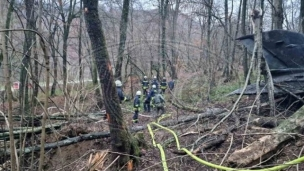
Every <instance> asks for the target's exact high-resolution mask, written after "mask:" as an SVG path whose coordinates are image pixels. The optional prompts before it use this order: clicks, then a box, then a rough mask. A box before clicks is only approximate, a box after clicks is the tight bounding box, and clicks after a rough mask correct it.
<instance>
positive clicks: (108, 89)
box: [83, 0, 138, 167]
mask: <svg viewBox="0 0 304 171" xmlns="http://www.w3.org/2000/svg"><path fill="white" fill-rule="evenodd" d="M83 3H84V8H85V15H84V18H85V21H86V27H87V31H88V34H89V37H90V40H91V44H92V49H93V56H94V58H95V60H96V65H97V68H98V73H99V79H100V84H101V88H102V91H103V97H104V102H105V108H106V112H107V114H108V115H109V120H108V122H109V127H110V133H111V140H112V143H111V144H112V151H113V152H114V153H113V159H115V158H116V157H117V156H120V155H119V154H131V155H135V156H138V147H137V145H136V144H135V143H134V141H133V138H132V136H131V135H130V133H129V131H128V130H127V128H126V125H125V122H124V119H123V114H122V110H121V107H120V105H119V99H118V96H117V92H116V88H115V85H114V78H113V73H112V67H111V63H110V59H109V55H108V51H107V47H106V41H105V36H104V33H103V30H102V23H101V21H100V19H99V15H98V0H84V1H83ZM115 152H117V153H115ZM129 160H130V157H129V156H128V155H121V156H120V157H119V159H118V162H117V166H118V167H121V166H124V165H125V164H126V163H127V162H128V161H129Z"/></svg>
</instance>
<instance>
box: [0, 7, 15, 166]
mask: <svg viewBox="0 0 304 171" xmlns="http://www.w3.org/2000/svg"><path fill="white" fill-rule="evenodd" d="M6 7H7V1H1V2H0V13H1V15H0V16H1V17H5V16H6V17H7V13H5V12H6ZM4 21H5V20H4V19H3V18H2V19H1V20H0V27H1V29H5V27H6V25H5V23H4ZM6 33H7V32H2V33H1V50H2V56H3V69H4V74H5V89H6V93H7V100H8V110H7V113H8V123H7V124H8V127H9V134H10V136H9V137H10V152H11V154H12V156H11V170H12V171H15V170H16V168H18V167H17V161H16V159H17V157H16V155H15V141H14V134H13V131H14V130H13V117H12V91H11V71H10V69H11V67H10V63H9V60H8V56H7V47H6V46H5V37H6V36H8V35H7V34H6Z"/></svg>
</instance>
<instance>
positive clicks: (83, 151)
mask: <svg viewBox="0 0 304 171" xmlns="http://www.w3.org/2000/svg"><path fill="white" fill-rule="evenodd" d="M168 96H169V95H168ZM92 99H93V95H90V96H88V97H87V98H86V99H85V100H84V101H83V102H84V103H83V104H84V105H83V106H82V108H83V110H82V111H84V112H83V113H91V112H100V111H101V110H102V109H97V108H96V107H95V102H94V101H93V100H92ZM252 100H253V99H248V98H244V99H243V100H242V101H241V103H240V104H239V107H238V108H241V107H243V106H249V105H250V104H252ZM52 101H53V102H50V106H52V105H54V104H53V103H55V104H56V106H57V107H59V108H61V109H64V101H65V99H64V98H63V97H54V98H52ZM131 104H132V102H124V103H123V104H122V108H123V111H124V116H125V120H126V124H127V125H128V126H129V127H132V126H135V127H136V126H141V125H145V124H148V123H150V122H152V121H156V118H154V117H150V116H152V115H153V114H154V113H152V114H151V113H150V114H148V113H143V114H144V115H145V116H143V115H142V116H140V118H139V119H140V123H139V124H137V125H132V123H131V118H132V116H133V113H132V111H130V110H126V109H128V108H130V107H129V106H131ZM6 105H7V104H4V105H3V106H1V110H2V111H5V110H6V109H7V106H6ZM208 106H210V108H226V109H231V107H232V103H231V100H227V102H225V103H218V104H208V105H206V104H203V103H202V104H199V105H198V106H197V107H200V108H203V109H206V110H207V108H208ZM13 107H14V113H15V114H16V113H17V112H18V105H17V103H16V104H14V106H13ZM262 111H263V112H264V113H263V115H267V106H266V107H264V108H263V110H262ZM42 112H43V110H42V109H41V108H40V107H37V109H36V110H35V113H36V114H37V115H40V114H41V113H42ZM52 112H53V113H56V112H59V110H56V109H55V110H53V111H52ZM249 113H250V110H249V109H247V110H242V111H241V112H235V113H234V115H231V116H230V117H229V118H228V119H227V120H225V121H224V122H223V123H222V124H220V125H219V127H218V128H217V129H216V130H215V132H217V133H218V134H217V136H215V135H214V134H208V133H209V131H210V130H211V129H212V128H213V127H214V125H215V124H216V123H218V122H219V121H220V120H221V119H222V117H216V116H215V117H209V118H204V119H201V120H196V121H193V122H189V123H184V124H179V125H175V126H171V127H169V128H170V129H172V130H174V131H175V132H176V133H177V134H178V135H179V141H180V145H181V147H185V148H187V149H188V150H191V149H193V150H197V147H198V146H199V145H202V146H204V145H206V144H208V143H209V142H213V141H216V138H220V137H221V135H222V133H225V132H226V131H227V130H228V129H229V128H231V127H234V126H235V129H233V130H232V131H231V132H228V133H227V132H226V133H225V136H224V137H225V138H224V141H223V142H222V143H219V144H217V145H214V146H210V147H208V148H206V149H203V150H202V148H201V149H199V150H197V153H196V156H197V157H199V158H201V159H203V160H206V161H209V162H211V163H216V164H221V165H224V166H230V164H229V163H227V162H226V160H227V157H228V156H229V154H231V153H232V152H233V151H235V150H237V149H241V148H242V147H245V146H247V145H248V144H250V143H251V142H253V141H255V140H257V139H258V138H260V137H262V136H263V135H265V134H267V133H269V132H271V130H270V129H266V128H261V127H257V126H253V125H252V124H251V123H248V124H247V118H248V115H249ZM286 113H287V112H282V113H280V114H281V115H280V116H278V117H285V116H286V115H287V114H286ZM289 113H290V112H289ZM166 114H170V115H169V116H168V117H167V118H164V119H163V121H165V120H176V119H178V118H180V117H182V116H186V115H187V116H191V115H193V116H194V115H198V114H197V113H193V112H187V111H184V110H180V109H177V108H176V107H174V106H173V105H171V104H169V103H166ZM251 115H252V116H254V112H253V113H252V114H251ZM79 116H81V115H79ZM147 116H149V117H147ZM256 117H257V116H256ZM1 122H2V121H1ZM1 124H2V125H4V123H3V122H2V123H1ZM2 127H3V126H2ZM107 131H108V125H107V121H104V120H103V119H102V117H101V118H100V121H96V120H95V121H92V120H87V119H86V117H82V119H78V120H77V119H75V118H73V119H71V121H69V122H67V123H65V124H64V126H63V127H62V128H61V129H60V130H59V131H56V132H54V133H51V134H49V135H48V136H47V139H46V142H47V143H50V142H56V141H58V140H63V139H66V138H67V137H75V136H79V135H82V134H87V133H91V132H107ZM141 132H143V135H144V140H145V142H146V144H147V146H146V147H144V148H142V149H141V157H140V158H139V163H138V166H137V167H136V169H135V170H155V171H158V170H163V167H162V163H161V158H160V152H159V149H158V148H156V147H154V146H153V144H152V140H151V136H150V134H149V132H148V131H147V129H145V130H143V131H141ZM35 137H36V139H37V141H36V142H35V143H36V144H37V143H39V135H38V134H36V135H35ZM155 137H156V142H157V143H160V144H161V145H162V146H163V147H164V150H165V156H166V159H167V166H168V168H169V170H181V171H182V170H188V171H191V170H193V171H194V170H206V171H209V170H210V171H211V170H216V169H214V168H211V167H208V166H205V165H203V164H200V163H199V162H197V161H195V160H194V159H192V158H191V157H189V156H188V155H186V154H182V153H181V152H180V151H178V150H177V146H176V143H175V141H174V139H173V136H172V134H170V133H169V132H167V131H163V130H160V129H158V130H156V131H155ZM202 137H203V138H202ZM200 138H201V140H200V141H198V143H197V145H195V146H193V144H194V142H195V141H197V140H198V139H200ZM221 138H223V137H221ZM303 140H304V139H303V136H298V137H297V139H294V140H292V141H290V142H288V143H286V144H284V145H282V148H281V149H279V150H278V151H277V152H275V153H274V154H271V155H270V157H268V158H267V159H261V160H260V161H256V162H255V163H254V164H252V165H251V166H250V167H254V168H262V167H265V166H274V165H278V164H282V163H285V162H287V161H290V160H292V159H295V158H297V157H299V156H301V155H302V151H303V147H304V141H303ZM27 141H30V139H28V140H27ZM110 142H111V140H110V138H102V139H96V140H90V141H82V142H79V143H76V144H72V145H69V146H64V147H59V148H56V149H51V150H48V151H46V160H45V170H49V171H55V170H64V171H69V170H71V171H78V170H88V161H89V160H90V156H91V157H92V156H93V157H94V155H95V154H97V153H100V152H102V151H103V150H110V149H111V148H110ZM177 153H179V154H177ZM38 156H39V153H36V154H35V157H34V160H35V162H36V164H37V162H38V159H37V157H38ZM244 157H246V156H244ZM25 158H26V159H25V161H24V166H26V167H30V164H29V163H30V155H26V157H25ZM5 159H8V158H2V160H1V163H4V161H5ZM111 162H112V161H110V155H107V156H106V157H105V159H104V163H103V166H100V167H101V168H102V169H101V170H104V169H105V168H107V167H108V166H109V165H110V164H111ZM6 165H7V163H6ZM0 166H1V165H0ZM250 167H249V168H250ZM0 168H1V167H0ZM0 170H1V169H0ZM24 170H28V169H24ZM33 170H35V169H33ZM286 170H290V171H293V170H294V171H297V170H304V164H299V165H298V166H296V165H295V166H290V167H289V168H288V169H286Z"/></svg>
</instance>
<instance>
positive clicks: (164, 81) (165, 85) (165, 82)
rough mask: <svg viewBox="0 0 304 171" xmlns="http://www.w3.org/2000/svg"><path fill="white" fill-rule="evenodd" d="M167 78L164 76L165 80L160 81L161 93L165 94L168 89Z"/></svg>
mask: <svg viewBox="0 0 304 171" xmlns="http://www.w3.org/2000/svg"><path fill="white" fill-rule="evenodd" d="M167 87H168V86H167V80H166V77H163V80H162V82H161V83H160V89H161V93H162V94H165V91H166V89H167Z"/></svg>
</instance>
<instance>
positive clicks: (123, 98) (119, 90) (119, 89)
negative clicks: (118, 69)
mask: <svg viewBox="0 0 304 171" xmlns="http://www.w3.org/2000/svg"><path fill="white" fill-rule="evenodd" d="M115 85H116V91H117V95H118V98H119V103H120V104H121V102H122V101H126V100H127V97H126V96H125V95H124V93H123V91H122V83H121V81H120V80H116V81H115Z"/></svg>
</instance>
